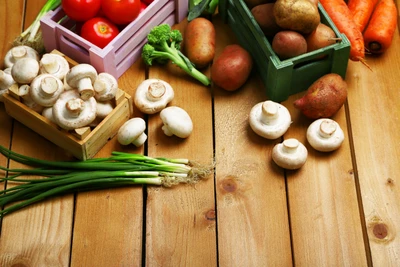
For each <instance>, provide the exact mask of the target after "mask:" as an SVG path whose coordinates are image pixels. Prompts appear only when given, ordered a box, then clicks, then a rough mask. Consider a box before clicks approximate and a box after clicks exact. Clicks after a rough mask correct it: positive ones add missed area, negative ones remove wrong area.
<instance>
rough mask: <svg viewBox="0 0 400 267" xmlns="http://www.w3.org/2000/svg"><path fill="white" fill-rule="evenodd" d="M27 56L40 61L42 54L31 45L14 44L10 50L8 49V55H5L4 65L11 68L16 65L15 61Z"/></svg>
mask: <svg viewBox="0 0 400 267" xmlns="http://www.w3.org/2000/svg"><path fill="white" fill-rule="evenodd" d="M26 57H29V58H33V59H35V60H36V61H39V58H40V55H39V53H38V52H37V51H36V50H35V49H33V48H32V47H30V46H26V45H18V46H14V47H12V48H11V49H10V50H8V51H7V53H6V55H5V56H4V66H5V67H6V68H10V67H12V66H13V65H14V63H15V62H17V61H18V60H20V59H22V58H26Z"/></svg>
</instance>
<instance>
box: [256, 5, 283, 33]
mask: <svg viewBox="0 0 400 267" xmlns="http://www.w3.org/2000/svg"><path fill="white" fill-rule="evenodd" d="M251 13H252V14H253V17H254V19H255V20H256V21H257V23H258V25H259V26H260V28H261V30H262V31H263V32H264V34H265V35H266V36H274V35H275V34H276V33H277V32H279V31H280V30H282V28H281V27H279V26H278V24H276V21H275V17H274V3H267V4H261V5H257V6H255V7H253V8H252V9H251Z"/></svg>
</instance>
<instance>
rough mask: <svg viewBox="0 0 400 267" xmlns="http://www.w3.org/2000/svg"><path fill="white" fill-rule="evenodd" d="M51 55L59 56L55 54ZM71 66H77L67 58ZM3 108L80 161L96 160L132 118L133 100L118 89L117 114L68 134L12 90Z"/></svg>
mask: <svg viewBox="0 0 400 267" xmlns="http://www.w3.org/2000/svg"><path fill="white" fill-rule="evenodd" d="M52 53H59V52H58V51H53V52H52ZM65 58H66V59H67V60H68V62H69V63H70V65H71V66H74V65H76V64H77V63H76V62H75V61H74V60H71V59H70V58H68V57H66V56H65ZM4 106H5V109H6V112H7V114H9V115H10V116H11V117H13V118H14V119H16V120H17V121H19V122H21V123H22V124H24V125H25V126H27V127H28V128H30V129H32V130H33V131H35V132H36V133H38V134H40V135H41V136H43V137H44V138H46V139H48V140H49V141H51V142H53V143H54V144H56V145H57V146H59V147H61V148H63V149H65V150H66V151H68V152H70V153H71V154H72V155H73V156H75V157H76V158H78V159H80V160H86V159H90V158H92V157H94V156H95V155H96V153H97V152H98V151H99V150H100V149H101V148H102V147H103V146H104V145H105V144H106V143H107V142H108V141H109V140H110V139H111V138H113V137H114V136H115V135H116V134H117V132H118V129H119V128H120V127H121V126H122V124H123V123H124V122H126V121H127V120H128V119H130V118H131V117H132V115H133V102H132V97H131V96H130V95H129V94H127V93H125V92H124V91H123V90H121V89H119V90H118V93H117V96H116V97H115V108H114V110H113V111H112V112H111V113H110V114H109V115H108V116H107V117H106V118H104V119H103V120H102V121H101V122H100V123H99V124H98V125H97V126H96V127H94V128H90V127H84V128H80V129H76V130H74V131H66V130H64V129H61V128H60V127H59V126H58V125H56V124H55V123H53V122H51V121H50V120H49V119H47V118H45V117H43V116H42V115H41V114H39V113H37V112H35V111H33V110H32V109H30V108H28V107H27V106H26V105H25V104H23V103H22V102H21V101H20V99H19V97H18V96H17V94H15V93H14V91H13V89H12V88H11V89H10V90H9V92H8V93H6V94H4Z"/></svg>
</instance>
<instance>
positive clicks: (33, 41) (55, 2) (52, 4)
mask: <svg viewBox="0 0 400 267" xmlns="http://www.w3.org/2000/svg"><path fill="white" fill-rule="evenodd" d="M60 5H61V0H48V1H47V2H46V4H44V6H43V7H42V9H41V10H40V12H39V14H38V15H37V16H36V18H35V20H34V21H33V23H32V24H31V25H30V26H29V27H28V28H27V29H26V30H25V31H24V32H22V33H21V34H20V35H19V36H18V37H17V38H15V40H14V42H13V46H18V45H27V46H30V47H32V48H33V49H35V50H36V51H38V52H39V53H43V51H44V44H43V39H42V34H41V31H40V20H41V19H42V17H43V16H44V15H46V13H47V12H49V11H51V10H54V9H56V8H57V7H59V6H60Z"/></svg>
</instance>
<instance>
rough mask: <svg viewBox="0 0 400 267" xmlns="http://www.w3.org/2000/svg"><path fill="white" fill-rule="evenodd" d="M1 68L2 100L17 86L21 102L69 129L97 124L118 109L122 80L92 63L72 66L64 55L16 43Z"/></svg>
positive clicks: (0, 87)
mask: <svg viewBox="0 0 400 267" xmlns="http://www.w3.org/2000/svg"><path fill="white" fill-rule="evenodd" d="M4 66H5V67H6V69H4V70H0V101H2V96H3V94H4V93H6V92H7V91H9V90H11V88H13V93H16V94H17V95H18V96H19V97H20V99H21V102H22V103H24V104H25V105H26V106H27V107H29V108H30V109H32V110H33V111H35V112H38V113H41V114H42V115H43V116H44V117H46V118H48V119H49V120H50V121H52V122H54V123H56V124H57V125H58V126H59V127H61V128H63V129H65V130H73V129H78V128H82V127H86V126H96V125H97V124H98V123H99V122H100V121H101V120H102V119H104V118H105V117H106V116H107V115H108V114H110V113H111V112H112V110H113V109H114V102H113V101H112V100H113V99H114V98H115V96H116V93H117V91H118V82H117V80H116V78H114V76H112V75H111V74H108V73H97V71H96V69H95V68H94V67H93V66H92V65H90V64H85V63H82V64H77V65H75V66H73V67H70V64H69V62H68V61H67V60H66V59H65V57H63V56H62V55H60V54H56V53H46V54H43V55H42V56H41V57H40V55H39V54H38V52H37V51H36V50H34V49H33V48H31V47H29V46H23V45H21V46H15V47H13V48H11V49H10V50H9V51H8V52H7V53H6V56H5V58H4Z"/></svg>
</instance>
